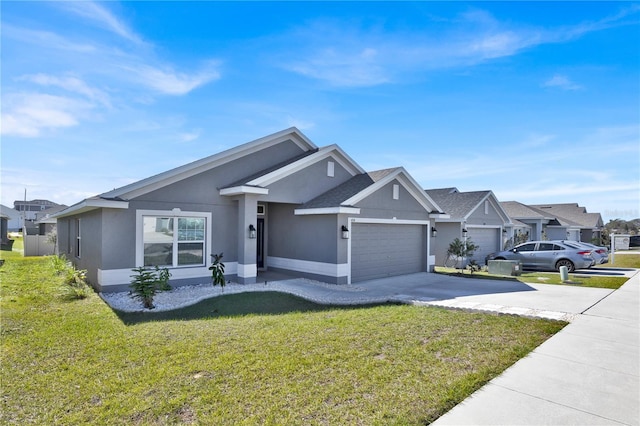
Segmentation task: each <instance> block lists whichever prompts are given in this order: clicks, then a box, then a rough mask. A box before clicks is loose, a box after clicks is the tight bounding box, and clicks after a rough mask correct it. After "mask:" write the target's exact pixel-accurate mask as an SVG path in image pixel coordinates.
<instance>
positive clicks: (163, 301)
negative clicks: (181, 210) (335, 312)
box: [100, 278, 364, 312]
mask: <svg viewBox="0 0 640 426" xmlns="http://www.w3.org/2000/svg"><path fill="white" fill-rule="evenodd" d="M323 290H324V291H326V290H333V292H335V290H339V291H340V292H345V293H352V292H360V291H364V289H363V288H359V287H354V286H350V285H348V286H347V285H341V286H337V285H333V284H327V283H323V282H320V281H313V280H309V279H304V278H297V279H293V280H286V281H271V282H269V283H267V284H265V283H258V284H237V283H228V284H227V285H225V287H224V289H222V288H221V287H220V286H215V287H214V286H213V285H212V284H211V283H207V284H199V285H191V286H183V287H176V288H174V289H172V290H171V291H161V292H159V293H157V294H156V295H155V297H154V298H153V304H154V306H155V308H154V309H144V308H143V307H142V302H141V301H140V300H138V299H135V298H133V297H132V295H131V293H130V292H128V291H123V292H118V293H100V297H101V298H102V299H103V300H104V301H105V302H106V303H107V304H109V306H111V307H112V308H113V309H117V310H119V311H124V312H158V311H170V310H172V309H178V308H183V307H185V306H190V305H195V304H196V303H198V302H200V301H201V300H204V299H209V298H211V297H217V296H222V295H226V294H236V293H244V292H249V291H280V292H284V293H289V294H293V295H295V296H299V297H303V298H305V299H308V300H311V301H314V302H317V303H346V302H348V301H351V299H352V298H351V297H345V298H340V297H338V298H337V299H336V298H335V295H334V296H332V297H329V298H325V297H323V294H322V293H323ZM327 296H328V294H327ZM341 299H342V300H341ZM356 303H361V302H356Z"/></svg>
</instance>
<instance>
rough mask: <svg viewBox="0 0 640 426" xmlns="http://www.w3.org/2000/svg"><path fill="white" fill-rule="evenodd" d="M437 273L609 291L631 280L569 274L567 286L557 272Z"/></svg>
mask: <svg viewBox="0 0 640 426" xmlns="http://www.w3.org/2000/svg"><path fill="white" fill-rule="evenodd" d="M435 271H436V272H437V273H439V274H445V275H452V276H460V277H464V278H476V279H491V280H506V281H520V282H523V283H529V284H531V283H533V284H558V285H572V286H579V287H597V288H609V289H617V288H620V286H622V284H624V283H625V282H627V281H628V280H629V278H626V277H603V276H584V275H580V274H575V275H574V274H569V282H570V284H567V283H564V282H562V280H561V279H560V274H559V273H557V272H524V273H523V274H522V275H519V276H515V277H509V276H504V275H493V274H489V273H488V272H486V271H480V272H474V273H473V274H471V273H470V272H469V271H467V270H463V272H462V273H460V269H453V268H445V267H442V266H436V268H435Z"/></svg>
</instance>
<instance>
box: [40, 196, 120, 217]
mask: <svg viewBox="0 0 640 426" xmlns="http://www.w3.org/2000/svg"><path fill="white" fill-rule="evenodd" d="M128 208H129V202H128V201H118V200H105V199H104V198H87V199H86V200H84V201H81V202H79V203H77V204H74V205H73V206H71V207H68V208H66V209H64V210H62V211H60V212H58V213H54V214H53V215H51V217H52V218H56V219H57V218H60V217H66V216H73V215H76V214H80V213H84V212H88V211H91V210H95V209H123V210H126V209H128Z"/></svg>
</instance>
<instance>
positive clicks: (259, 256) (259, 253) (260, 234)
mask: <svg viewBox="0 0 640 426" xmlns="http://www.w3.org/2000/svg"><path fill="white" fill-rule="evenodd" d="M256 234H257V235H256V244H257V245H258V246H257V247H256V266H257V267H258V269H264V218H258V228H257V229H256Z"/></svg>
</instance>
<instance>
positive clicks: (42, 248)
mask: <svg viewBox="0 0 640 426" xmlns="http://www.w3.org/2000/svg"><path fill="white" fill-rule="evenodd" d="M55 253H56V247H55V244H52V243H50V242H48V241H47V236H46V235H25V236H24V255H25V256H48V255H50V254H55Z"/></svg>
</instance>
